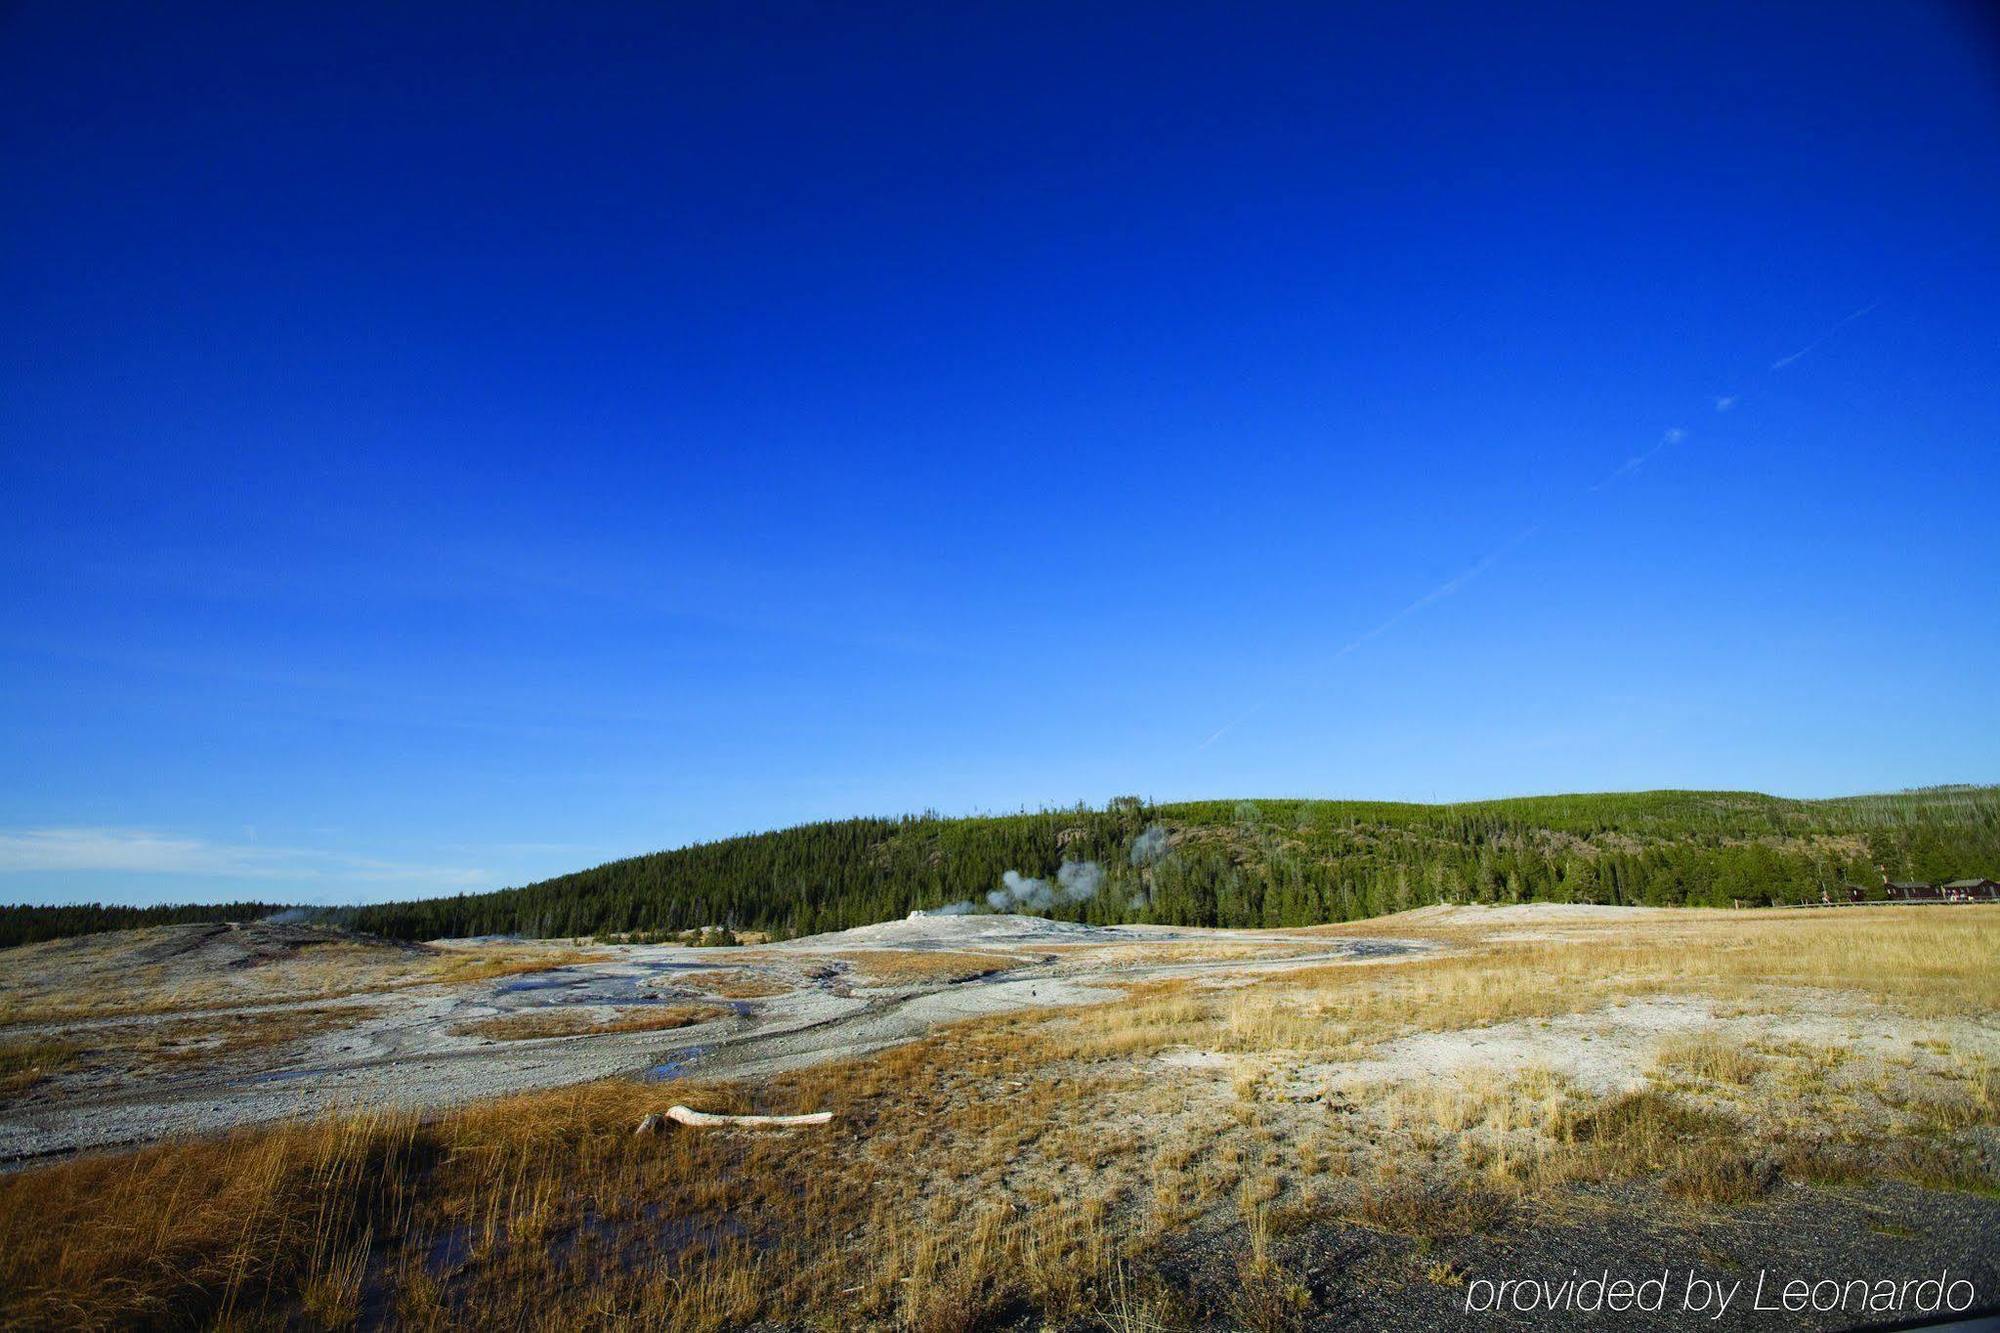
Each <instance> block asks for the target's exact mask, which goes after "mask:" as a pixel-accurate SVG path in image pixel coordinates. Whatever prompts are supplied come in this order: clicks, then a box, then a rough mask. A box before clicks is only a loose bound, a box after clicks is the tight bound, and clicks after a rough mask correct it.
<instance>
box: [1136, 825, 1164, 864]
mask: <svg viewBox="0 0 2000 1333" xmlns="http://www.w3.org/2000/svg"><path fill="white" fill-rule="evenodd" d="M1168 850H1169V849H1168V847H1167V830H1166V827H1165V826H1164V825H1161V824H1154V825H1152V826H1150V827H1149V828H1147V830H1146V831H1145V832H1144V833H1141V834H1140V835H1139V836H1138V837H1136V838H1134V839H1132V864H1133V865H1135V866H1140V867H1145V866H1149V865H1154V864H1156V863H1157V862H1158V861H1159V860H1160V859H1161V858H1162V857H1164V856H1165V855H1166V854H1167V852H1168Z"/></svg>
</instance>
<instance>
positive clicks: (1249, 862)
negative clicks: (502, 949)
mask: <svg viewBox="0 0 2000 1333" xmlns="http://www.w3.org/2000/svg"><path fill="white" fill-rule="evenodd" d="M1148 830H1155V831H1154V832H1153V833H1151V835H1150V836H1148ZM1142 839H1143V841H1142ZM1086 861H1088V862H1094V863H1096V865H1097V866H1098V867H1100V868H1101V870H1102V872H1103V875H1102V880H1101V882H1099V883H1098V884H1096V886H1095V892H1094V894H1093V895H1092V896H1091V897H1089V898H1088V900H1086V901H1058V902H1057V903H1056V904H1055V905H1054V906H1052V907H1050V908H1048V909H1047V910H1048V911H1049V912H1050V914H1052V915H1056V916H1062V917H1066V918H1069V919H1072V920H1080V921H1093V922H1115V921H1159V922H1169V923H1174V924H1181V925H1219V926H1279V925H1304V924H1310V923H1314V922H1324V921H1344V920H1352V919H1354V918H1358V917H1365V916H1373V915H1378V914H1380V913H1383V912H1392V911H1398V910H1401V909H1403V908H1407V907H1412V906H1418V905H1421V904H1425V903H1433V902H1438V901H1454V902H1525V901H1552V902H1601V903H1644V904H1656V905H1673V904H1707V905H1715V906H1727V905H1728V904H1730V903H1731V902H1732V901H1733V900H1744V901H1749V902H1768V901H1774V900H1776V901H1795V900H1797V899H1800V898H1803V897H1806V896H1808V895H1810V896H1814V897H1816V896H1817V895H1818V893H1819V891H1820V890H1821V888H1822V887H1825V888H1834V887H1837V886H1839V885H1840V884H1842V883H1844V882H1852V883H1855V884H1861V885H1864V886H1868V887H1870V888H1871V889H1872V888H1874V887H1875V886H1877V885H1879V884H1880V882H1881V879H1882V874H1881V871H1880V870H1878V869H1877V867H1882V868H1884V869H1886V871H1887V872H1888V874H1889V876H1890V877H1891V878H1897V879H1902V878H1913V879H1940V878H1947V877H1954V876H1961V875H1974V874H1982V875H2000V788H1994V787H1949V788H1931V789H1926V790H1922V791H1916V792H1907V793H1902V794H1898V795H1890V796H1863V797H1854V798H1846V799H1839V800H1829V801H1792V800H1783V799H1780V798H1777V797H1771V796H1762V795H1758V794H1756V793H1752V792H1676V791H1666V792H1644V793H1633V794H1612V795H1592V796H1548V797H1529V798H1524V799H1519V800H1506V801H1488V802H1479V803H1474V804H1464V805H1403V804H1391V803H1386V802H1359V801H1301V800H1259V801H1206V802H1196V803H1190V804H1181V805H1161V806H1154V805H1150V804H1147V803H1144V802H1141V801H1139V800H1136V799H1131V798H1127V799H1122V800H1118V801H1113V802H1111V803H1110V804H1109V805H1108V806H1107V807H1106V808H1104V809H1084V808H1078V809H1066V810H1052V811H1044V812H1041V813H1036V814H1021V815H1001V816H990V817H978V818H967V819H945V818H940V817H937V816H934V815H924V816H914V817H909V818H904V819H850V820H842V821H839V822H835V823H825V824H809V825H805V826H802V827H799V828H792V829H785V830H782V831H779V832H776V833H764V834H756V835H752V836H748V837H741V838H730V839H727V840H724V841H720V842H712V843H703V844H698V845H696V846H693V847H686V848H682V849H680V850H677V851H670V852H656V853H653V854H652V855H650V856H638V857H633V858H631V859H629V860H623V861H613V862H611V863H609V864H607V865H602V866H598V867H596V868H594V869H590V870H583V871H578V872H577V873H575V874H570V875H564V876H561V877H559V878H556V879H551V880H546V881H543V882H542V883H539V884H531V885H527V886H525V887H523V888H517V889H507V890H503V891H501V892H498V893H487V894H473V895H466V896H462V897H456V898H440V899H429V900H424V901H419V902H408V903H392V904H385V905H381V906H374V907H365V908H361V909H358V910H356V911H354V912H353V913H351V915H350V918H349V919H350V920H351V921H352V923H353V924H354V925H356V926H358V927H360V928H362V929H365V930H371V931H376V932H379V933H382V934H386V935H394V936H400V937H403V938H411V939H422V938H433V937H437V936H443V935H483V934H500V933H521V934H527V935H557V936H561V935H589V934H601V933H610V932H625V931H642V932H652V931H678V930H685V929H689V928H693V927H700V926H707V925H734V926H736V927H738V928H750V929H759V930H769V931H773V932H777V933H780V934H788V935H793V934H811V933H814V932H818V931H823V930H838V929H841V928H844V927H847V926H856V925H864V924H867V923H869V922H874V921H882V920H887V919H891V918H895V917H899V916H902V915H904V914H906V913H907V912H909V911H910V910H911V909H912V908H938V907H940V906H944V905H947V904H960V905H967V904H969V905H971V906H972V907H974V908H975V909H983V908H984V907H985V906H986V895H987V894H989V893H991V892H993V891H994V890H996V889H998V888H1000V887H1001V884H1002V877H1003V876H1004V875H1005V874H1006V872H1008V871H1010V870H1013V871H1018V872H1019V873H1020V874H1021V875H1024V876H1030V877H1035V878H1038V879H1044V880H1048V881H1050V883H1051V887H1052V888H1053V887H1054V886H1055V884H1056V876H1057V874H1058V872H1059V871H1060V868H1061V867H1062V865H1063V863H1065V862H1086ZM1052 896H1054V897H1056V898H1058V899H1059V900H1060V899H1061V898H1062V897H1063V895H1062V894H1061V893H1060V891H1059V890H1058V891H1057V892H1055V893H1054V894H1053V895H1052Z"/></svg>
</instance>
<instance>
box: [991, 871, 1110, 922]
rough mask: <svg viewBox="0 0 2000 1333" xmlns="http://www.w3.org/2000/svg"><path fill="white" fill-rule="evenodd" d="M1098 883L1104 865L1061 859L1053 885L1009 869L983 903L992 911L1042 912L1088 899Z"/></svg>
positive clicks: (1102, 873) (1100, 881)
mask: <svg viewBox="0 0 2000 1333" xmlns="http://www.w3.org/2000/svg"><path fill="white" fill-rule="evenodd" d="M1102 883H1104V867H1103V866H1100V865H1098V864H1097V862H1095V861H1065V862H1063V863H1062V868H1061V869H1059V870H1057V871H1056V881H1055V883H1053V884H1051V883H1049V881H1047V880H1045V879H1035V878H1033V877H1032V876H1029V875H1024V874H1022V873H1021V872H1020V871H1018V870H1009V871H1008V872H1007V873H1006V874H1004V875H1002V876H1001V877H1000V887H999V888H997V889H994V890H993V891H992V892H990V893H988V894H987V895H986V905H987V906H988V907H990V908H992V909H993V910H994V911H996V912H1046V911H1048V910H1049V909H1050V908H1051V907H1063V906H1067V905H1069V904H1071V903H1085V902H1089V901H1090V900H1091V899H1092V898H1095V897H1096V896H1097V889H1098V886H1099V885H1101V884H1102Z"/></svg>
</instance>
